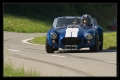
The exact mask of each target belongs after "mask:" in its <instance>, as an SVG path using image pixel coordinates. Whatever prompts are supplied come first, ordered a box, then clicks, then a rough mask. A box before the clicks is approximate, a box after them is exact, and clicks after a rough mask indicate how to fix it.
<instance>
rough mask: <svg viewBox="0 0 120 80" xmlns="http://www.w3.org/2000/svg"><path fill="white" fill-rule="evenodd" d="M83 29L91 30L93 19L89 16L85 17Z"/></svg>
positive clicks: (83, 18)
mask: <svg viewBox="0 0 120 80" xmlns="http://www.w3.org/2000/svg"><path fill="white" fill-rule="evenodd" d="M81 27H82V28H91V27H92V24H91V18H90V17H89V16H88V15H83V17H82V24H81Z"/></svg>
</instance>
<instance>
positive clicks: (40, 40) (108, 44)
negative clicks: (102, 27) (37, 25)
mask: <svg viewBox="0 0 120 80" xmlns="http://www.w3.org/2000/svg"><path fill="white" fill-rule="evenodd" d="M103 35H104V40H103V49H116V40H117V39H116V32H105V33H104V34H103ZM45 39H46V36H43V37H35V38H34V39H32V40H30V41H29V42H30V43H34V44H42V45H44V44H45Z"/></svg>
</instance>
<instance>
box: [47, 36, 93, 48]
mask: <svg viewBox="0 0 120 80" xmlns="http://www.w3.org/2000/svg"><path fill="white" fill-rule="evenodd" d="M62 39H63V38H61V39H59V40H58V43H52V40H51V42H50V43H49V44H50V46H53V47H59V48H62V49H66V45H72V44H67V42H66V44H65V42H64V44H63V42H62ZM88 41H90V43H88ZM75 43H76V44H74V45H73V46H77V49H80V48H86V47H91V46H93V45H94V38H92V39H91V40H87V39H86V38H82V39H80V42H75ZM77 43H78V44H77ZM73 49H74V47H73Z"/></svg>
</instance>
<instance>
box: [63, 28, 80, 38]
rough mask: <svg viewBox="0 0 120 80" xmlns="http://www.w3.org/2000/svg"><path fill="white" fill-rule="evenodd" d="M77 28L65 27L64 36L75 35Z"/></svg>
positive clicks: (76, 34)
mask: <svg viewBox="0 0 120 80" xmlns="http://www.w3.org/2000/svg"><path fill="white" fill-rule="evenodd" d="M78 29H79V28H67V29H66V34H65V37H77V36H78V31H79V30H78Z"/></svg>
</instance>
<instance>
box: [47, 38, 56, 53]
mask: <svg viewBox="0 0 120 80" xmlns="http://www.w3.org/2000/svg"><path fill="white" fill-rule="evenodd" d="M45 48H46V52H47V53H54V48H53V47H52V46H50V45H49V44H48V39H47V38H46V44H45Z"/></svg>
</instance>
